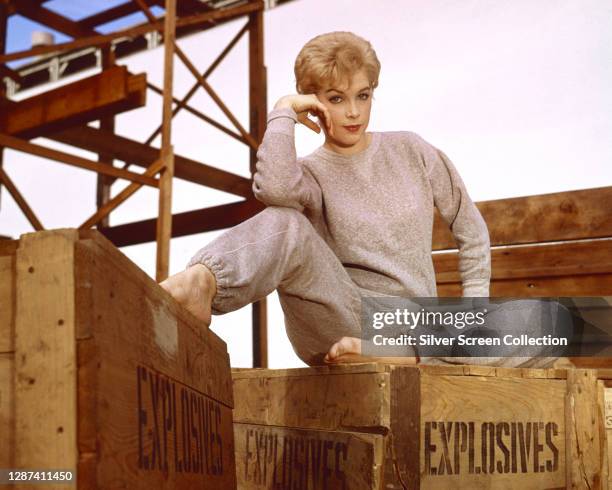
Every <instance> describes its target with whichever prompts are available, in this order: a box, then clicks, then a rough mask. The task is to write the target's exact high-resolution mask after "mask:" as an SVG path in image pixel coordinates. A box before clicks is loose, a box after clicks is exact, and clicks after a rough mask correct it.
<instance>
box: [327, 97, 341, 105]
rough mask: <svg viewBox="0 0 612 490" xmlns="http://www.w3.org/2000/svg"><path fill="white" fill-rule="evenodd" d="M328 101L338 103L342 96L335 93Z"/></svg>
mask: <svg viewBox="0 0 612 490" xmlns="http://www.w3.org/2000/svg"><path fill="white" fill-rule="evenodd" d="M329 101H330V102H331V103H332V104H338V103H339V102H342V97H340V96H338V95H335V96H333V97H330V99H329Z"/></svg>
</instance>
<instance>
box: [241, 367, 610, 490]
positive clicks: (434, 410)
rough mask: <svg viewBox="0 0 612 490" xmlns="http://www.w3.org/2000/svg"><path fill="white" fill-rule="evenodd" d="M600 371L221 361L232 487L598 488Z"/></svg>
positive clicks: (602, 448) (603, 460) (601, 462)
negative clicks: (227, 392)
mask: <svg viewBox="0 0 612 490" xmlns="http://www.w3.org/2000/svg"><path fill="white" fill-rule="evenodd" d="M611 377H612V373H611V372H610V371H609V370H587V369H569V370H564V369H509V368H490V367H482V366H418V367H409V366H392V365H385V364H361V365H345V366H332V367H321V368H303V369H286V370H266V369H249V370H233V378H234V399H235V400H236V405H235V407H234V432H235V437H236V465H237V474H238V488H240V489H249V490H251V489H253V490H254V489H257V490H259V489H273V488H274V489H275V488H300V489H306V490H311V489H323V488H329V489H336V488H338V489H351V490H353V489H372V490H373V489H377V490H378V489H380V490H382V489H386V490H396V489H397V490H400V489H401V490H404V489H410V490H414V489H436V490H440V489H464V488H465V489H470V490H471V489H521V490H528V489H537V490H542V489H562V488H590V489H597V488H599V489H601V488H608V487H607V485H608V481H607V479H608V465H607V454H608V448H607V444H608V442H607V441H606V434H605V428H604V427H605V426H604V397H605V394H604V390H605V383H608V381H606V379H609V378H611ZM610 386H612V385H610ZM608 396H609V401H611V402H612V393H610V394H609V395H608ZM610 406H611V407H612V403H610ZM611 420H612V418H611ZM610 426H611V429H610V432H612V424H610ZM300 438H301V440H303V441H304V445H305V446H306V447H307V448H309V449H312V448H313V447H315V448H316V447H317V446H316V445H314V444H312V443H311V441H315V442H316V441H318V440H320V439H322V440H324V441H328V442H326V445H327V447H328V448H329V449H328V452H327V455H326V457H325V456H323V457H321V458H313V454H318V453H317V452H316V451H314V452H313V451H312V450H311V451H310V453H306V452H305V451H303V450H302V445H301V443H300V442H296V441H299V440H300ZM270 441H272V444H276V445H277V446H278V448H276V449H275V450H272V451H271V450H270V443H271V442H270ZM336 441H341V444H343V445H342V450H341V458H338V457H337V452H336V449H335V448H336V444H337V442H336ZM266 442H267V446H266V444H265V443H266ZM611 444H612V443H611ZM296 445H299V451H297V452H296ZM325 470H327V474H328V481H327V486H325V485H324V484H323V482H322V478H321V474H322V473H323V472H324V471H325ZM304 474H305V475H306V476H303V475H304ZM336 474H338V475H341V477H342V478H340V479H338V478H337V479H335V480H332V477H333V475H336ZM275 477H276V480H274V478H275ZM283 477H284V478H285V480H283V479H282V478H283ZM275 481H276V482H282V484H280V485H281V486H278V485H276V486H275ZM290 482H291V483H290ZM291 485H295V486H291Z"/></svg>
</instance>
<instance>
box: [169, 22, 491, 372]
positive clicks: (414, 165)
mask: <svg viewBox="0 0 612 490" xmlns="http://www.w3.org/2000/svg"><path fill="white" fill-rule="evenodd" d="M379 72H380V63H379V61H378V59H377V57H376V53H375V52H374V50H373V49H372V46H371V45H370V43H369V42H367V41H366V40H364V39H362V38H360V37H358V36H356V35H355V34H352V33H349V32H333V33H329V34H323V35H321V36H317V37H316V38H314V39H312V40H311V41H309V42H308V43H307V44H306V45H305V46H304V47H303V48H302V50H301V52H300V53H299V55H298V57H297V59H296V62H295V75H296V81H297V92H298V94H297V95H288V96H285V97H282V98H281V99H280V100H279V101H278V102H277V103H276V105H275V106H274V109H273V110H272V111H271V112H270V114H269V116H268V126H267V129H266V132H265V135H264V138H263V141H262V144H261V146H260V149H259V151H258V163H257V172H256V173H255V175H254V181H253V192H254V194H255V197H256V198H257V199H259V200H260V201H262V202H263V203H265V204H266V205H267V206H268V207H267V208H266V209H265V210H264V211H262V212H261V213H259V214H258V215H256V216H254V217H253V218H251V219H249V220H247V221H245V222H243V223H241V224H240V225H238V226H236V227H234V228H232V229H231V230H229V231H227V232H226V233H225V234H223V235H222V236H220V237H219V238H217V239H216V240H214V241H213V242H212V243H210V244H209V245H207V246H206V247H204V248H203V249H201V250H200V251H199V252H198V253H196V254H195V256H194V257H193V258H192V259H191V261H190V262H189V264H188V267H187V269H186V270H185V271H183V272H181V273H179V274H177V275H175V276H172V277H170V278H169V279H167V280H166V281H164V282H163V283H161V285H162V286H163V287H164V288H165V289H167V290H168V291H169V292H170V293H171V294H172V295H173V296H174V297H175V298H176V299H177V300H178V301H179V302H180V303H182V304H184V305H185V306H186V307H187V308H188V309H189V310H190V311H192V312H193V313H194V314H195V315H196V316H197V317H198V318H200V319H201V320H202V321H203V322H204V323H206V324H210V320H211V311H212V312H213V313H215V314H220V313H225V312H229V311H233V310H235V309H238V308H240V307H242V306H244V305H246V304H249V303H251V302H254V301H256V300H258V299H260V298H262V297H265V296H266V295H267V294H269V293H271V292H272V291H274V290H275V289H276V290H278V293H279V298H280V302H281V305H282V308H283V312H284V315H285V324H286V328H287V334H288V336H289V339H290V341H291V343H292V345H293V348H294V350H295V351H296V353H297V355H298V356H299V357H300V358H301V359H302V360H303V361H304V362H306V363H307V364H310V365H314V364H320V363H321V362H322V361H323V360H324V358H325V360H327V361H337V360H339V359H341V358H342V356H345V355H348V354H358V353H359V352H360V344H359V340H358V337H359V336H360V328H361V327H360V316H361V298H362V297H363V296H409V297H412V296H428V297H432V296H436V282H435V274H434V269H433V264H432V258H431V248H432V243H431V240H432V238H431V236H432V225H433V216H434V205H435V206H436V207H437V208H438V210H439V211H440V213H441V215H442V217H443V218H444V219H445V221H446V222H447V223H448V225H449V227H450V229H451V231H452V232H453V234H454V236H455V239H456V241H457V243H458V246H459V268H460V272H461V278H462V285H463V295H464V296H485V297H486V296H488V293H489V278H490V252H489V237H488V231H487V227H486V225H485V222H484V220H483V219H482V217H481V215H480V213H479V212H478V209H477V208H476V206H475V205H474V203H473V202H472V201H471V199H470V198H469V196H468V193H467V191H466V189H465V186H464V184H463V182H462V181H461V178H460V176H459V174H458V173H457V170H456V169H455V167H454V166H453V165H452V163H451V162H450V161H449V159H448V158H447V157H446V155H444V153H442V152H441V151H439V150H438V149H436V148H435V147H433V146H432V145H430V144H429V143H427V142H426V141H425V140H423V139H422V138H421V137H419V136H418V135H416V134H414V133H410V132H388V133H376V132H375V133H370V132H367V131H366V130H367V127H368V123H369V120H370V111H371V108H372V96H373V92H374V90H375V88H376V87H377V86H378V76H379ZM308 114H313V115H316V116H318V121H319V124H317V123H315V122H314V121H313V120H311V119H310V118H309V117H308ZM297 122H299V123H302V124H305V125H306V126H307V127H309V128H310V129H312V130H313V131H316V132H317V133H318V132H320V131H321V129H322V130H323V132H324V135H325V142H324V144H323V146H322V147H320V148H319V149H317V150H316V151H315V152H314V153H312V154H311V155H308V156H306V157H304V158H297V157H296V151H295V141H294V127H295V124H296V123H297ZM406 354H408V355H410V354H411V353H410V352H407V353H406Z"/></svg>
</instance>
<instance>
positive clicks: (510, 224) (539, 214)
mask: <svg viewBox="0 0 612 490" xmlns="http://www.w3.org/2000/svg"><path fill="white" fill-rule="evenodd" d="M476 205H477V206H478V209H479V210H480V213H481V214H482V216H483V218H484V220H485V221H486V222H487V226H488V227H489V235H490V237H491V245H510V244H528V243H539V242H553V241H561V240H579V239H584V238H602V237H610V236H612V213H610V210H611V209H612V187H601V188H597V189H585V190H579V191H570V192H557V193H554V194H541V195H537V196H526V197H516V198H510V199H498V200H495V201H483V202H479V203H476ZM436 215H437V216H436V219H435V221H434V232H433V249H434V250H443V249H448V248H455V247H456V245H455V241H454V239H453V237H452V235H451V234H450V232H449V231H448V226H447V225H446V223H444V221H443V220H442V218H441V217H440V216H439V214H438V213H436Z"/></svg>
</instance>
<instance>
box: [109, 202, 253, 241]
mask: <svg viewBox="0 0 612 490" xmlns="http://www.w3.org/2000/svg"><path fill="white" fill-rule="evenodd" d="M264 207H265V206H264V205H263V204H262V203H261V202H259V201H257V200H256V199H249V200H246V201H239V202H235V203H230V204H222V205H220V206H213V207H210V208H204V209H197V210H194V211H186V212H184V213H176V214H174V215H172V238H175V237H180V236H186V235H193V234H195V233H203V232H205V231H214V230H222V229H225V228H230V227H232V226H235V225H237V224H239V223H242V222H243V221H244V220H246V219H249V218H250V217H252V216H254V215H255V214H257V213H259V212H260V211H261V210H263V208H264ZM156 224H157V220H156V219H147V220H143V221H137V222H133V223H126V224H124V225H117V226H113V227H111V228H103V229H102V230H101V232H102V233H103V234H104V235H105V236H106V237H107V238H108V239H109V240H111V241H112V242H113V243H114V244H115V246H117V247H125V246H127V245H135V244H138V243H147V242H152V241H154V240H155V227H156Z"/></svg>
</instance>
